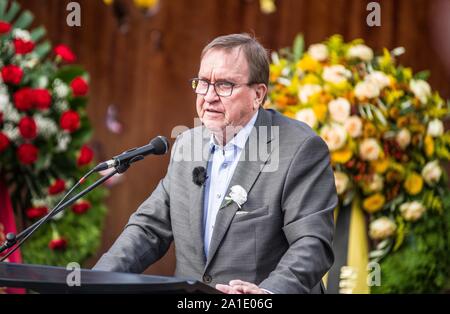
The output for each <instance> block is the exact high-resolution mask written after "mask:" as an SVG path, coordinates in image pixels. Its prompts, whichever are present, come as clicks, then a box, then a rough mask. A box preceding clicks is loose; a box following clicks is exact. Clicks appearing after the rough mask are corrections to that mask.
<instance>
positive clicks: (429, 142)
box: [425, 135, 434, 157]
mask: <svg viewBox="0 0 450 314" xmlns="http://www.w3.org/2000/svg"><path fill="white" fill-rule="evenodd" d="M433 154H434V140H433V138H432V137H431V136H429V135H427V136H425V155H427V157H431V156H433Z"/></svg>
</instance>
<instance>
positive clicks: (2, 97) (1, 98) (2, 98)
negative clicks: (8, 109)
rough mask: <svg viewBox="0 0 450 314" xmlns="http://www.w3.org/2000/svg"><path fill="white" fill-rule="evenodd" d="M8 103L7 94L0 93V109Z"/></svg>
mask: <svg viewBox="0 0 450 314" xmlns="http://www.w3.org/2000/svg"><path fill="white" fill-rule="evenodd" d="M8 103H9V96H8V94H4V93H0V111H3V108H4V107H5V106H6V105H7V104H8Z"/></svg>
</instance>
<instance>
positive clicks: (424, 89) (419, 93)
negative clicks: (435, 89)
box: [409, 80, 431, 104]
mask: <svg viewBox="0 0 450 314" xmlns="http://www.w3.org/2000/svg"><path fill="white" fill-rule="evenodd" d="M409 88H410V89H411V91H412V92H413V93H414V96H416V97H417V98H418V99H419V100H420V102H421V103H422V104H426V103H427V99H428V97H429V96H430V95H431V87H430V85H429V84H428V83H427V82H425V81H424V80H411V82H409Z"/></svg>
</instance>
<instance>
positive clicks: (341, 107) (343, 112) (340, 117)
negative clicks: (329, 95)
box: [328, 97, 350, 123]
mask: <svg viewBox="0 0 450 314" xmlns="http://www.w3.org/2000/svg"><path fill="white" fill-rule="evenodd" d="M328 110H329V111H330V115H331V118H332V119H333V120H334V121H336V122H341V123H344V122H345V120H347V118H348V117H349V116H350V103H349V102H348V100H347V99H345V98H342V97H339V98H337V99H334V100H332V101H330V102H329V103H328Z"/></svg>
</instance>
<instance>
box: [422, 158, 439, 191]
mask: <svg viewBox="0 0 450 314" xmlns="http://www.w3.org/2000/svg"><path fill="white" fill-rule="evenodd" d="M441 175H442V169H441V167H440V166H439V162H438V161H437V160H433V161H430V162H428V163H427V164H426V165H425V167H423V169H422V177H423V179H424V180H425V182H426V183H428V184H429V185H433V184H434V183H436V182H438V181H439V180H440V178H441Z"/></svg>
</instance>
